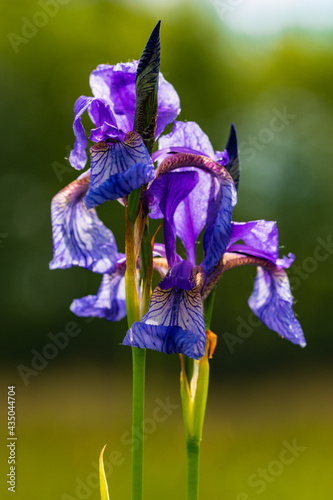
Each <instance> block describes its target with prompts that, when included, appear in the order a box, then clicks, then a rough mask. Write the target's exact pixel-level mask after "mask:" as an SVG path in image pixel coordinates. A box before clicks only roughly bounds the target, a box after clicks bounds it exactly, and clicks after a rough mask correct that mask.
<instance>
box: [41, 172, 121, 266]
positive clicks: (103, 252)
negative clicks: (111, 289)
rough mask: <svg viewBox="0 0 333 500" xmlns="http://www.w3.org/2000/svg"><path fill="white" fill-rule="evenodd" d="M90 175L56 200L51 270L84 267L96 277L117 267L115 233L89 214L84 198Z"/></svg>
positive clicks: (53, 207)
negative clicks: (96, 274)
mask: <svg viewBox="0 0 333 500" xmlns="http://www.w3.org/2000/svg"><path fill="white" fill-rule="evenodd" d="M88 186H89V175H87V174H84V175H83V176H81V177H80V178H79V179H77V180H76V181H74V182H72V183H71V184H69V185H68V186H67V187H65V188H64V189H63V190H62V191H60V192H59V193H58V194H57V195H56V196H55V197H54V198H53V200H52V205H51V215H52V231H53V255H54V256H53V260H52V262H51V263H50V269H57V268H59V269H66V268H68V267H72V266H81V267H85V268H86V269H90V271H93V272H96V273H107V272H112V271H113V270H114V269H115V267H116V260H117V245H116V241H115V238H114V236H113V234H112V232H111V231H110V230H109V229H108V228H107V227H105V226H104V224H103V223H102V222H101V221H100V220H99V218H98V217H97V214H96V211H95V210H94V209H93V210H87V208H86V206H85V204H84V203H83V198H84V196H85V194H86V192H87V190H88Z"/></svg>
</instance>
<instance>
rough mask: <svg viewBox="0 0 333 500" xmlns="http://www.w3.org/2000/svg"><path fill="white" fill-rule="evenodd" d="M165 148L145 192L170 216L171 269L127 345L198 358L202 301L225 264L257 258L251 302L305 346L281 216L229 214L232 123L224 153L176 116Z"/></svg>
mask: <svg viewBox="0 0 333 500" xmlns="http://www.w3.org/2000/svg"><path fill="white" fill-rule="evenodd" d="M159 147H160V149H159V152H158V153H157V154H156V155H155V158H157V159H159V160H160V159H161V158H162V159H163V158H164V159H163V161H162V162H161V163H160V165H159V167H158V169H157V171H156V173H155V180H154V181H153V182H152V183H151V184H150V186H149V189H148V190H147V192H146V193H145V197H146V199H148V204H149V205H150V208H151V212H150V216H151V217H152V218H164V239H165V245H166V256H167V260H168V264H169V266H170V269H169V272H168V274H167V275H166V277H165V278H164V279H163V280H162V282H161V283H160V284H159V286H158V287H157V288H156V289H155V290H154V292H153V294H152V297H151V302H150V306H149V309H148V312H147V314H146V315H145V316H144V317H143V318H142V319H141V320H140V321H139V322H136V323H134V324H133V325H132V327H131V328H130V329H129V331H128V332H127V335H126V337H125V339H124V344H126V345H134V346H137V347H146V348H150V349H155V350H158V351H161V352H167V353H169V354H170V353H173V352H179V353H182V354H186V355H187V356H189V357H192V358H195V359H199V358H200V357H201V356H203V354H204V352H205V325H204V319H203V308H202V300H203V299H205V298H207V296H208V295H209V294H210V293H211V291H212V289H213V287H214V285H215V284H216V282H217V281H218V279H219V278H220V277H221V275H222V274H223V272H225V271H226V270H229V269H231V268H233V267H236V266H241V265H256V266H257V268H258V271H257V278H256V280H255V284H254V290H253V293H252V295H251V297H250V299H249V305H250V307H251V309H252V310H253V312H254V313H255V314H256V315H257V316H258V317H259V318H260V319H261V321H262V322H263V323H265V324H266V325H267V326H268V327H269V328H270V329H272V330H274V331H276V332H277V333H279V334H280V335H281V336H282V337H284V338H286V339H288V340H290V341H291V342H293V343H295V344H299V345H301V346H304V345H305V340H304V336H303V332H302V329H301V326H300V324H299V322H298V320H297V319H296V318H295V316H294V313H293V310H292V305H293V299H292V295H291V291H290V285H289V281H288V277H287V274H286V272H285V270H284V269H285V268H288V267H289V266H290V265H291V263H292V262H293V260H294V256H293V255H289V256H288V257H283V258H282V259H279V257H278V248H279V247H278V233H277V228H276V224H275V222H267V221H252V222H247V223H233V222H232V221H231V218H232V210H233V207H234V205H235V203H236V187H237V186H238V182H239V161H238V153H237V150H238V147H237V138H236V133H235V129H234V127H232V128H231V132H230V137H229V140H228V143H227V147H226V150H225V151H224V152H216V153H214V151H213V148H212V146H211V144H210V141H209V139H208V137H207V136H206V135H205V134H204V133H203V132H202V131H201V129H200V128H199V126H198V125H197V124H195V123H193V122H187V123H181V122H175V123H174V129H173V131H172V132H171V133H170V134H169V135H167V136H164V137H161V139H160V141H159ZM203 229H204V234H203V249H204V258H203V261H202V262H201V264H200V266H197V265H196V249H195V246H196V241H197V239H198V236H199V235H200V233H201V231H202V230H203ZM177 236H178V237H179V238H180V240H181V241H182V243H183V245H184V248H185V250H186V260H184V261H181V262H179V261H178V256H177V255H176V237H177ZM240 241H241V242H242V243H238V242H240ZM198 277H199V279H198Z"/></svg>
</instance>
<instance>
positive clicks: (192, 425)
mask: <svg viewBox="0 0 333 500" xmlns="http://www.w3.org/2000/svg"><path fill="white" fill-rule="evenodd" d="M214 299H215V291H214V292H213V293H211V295H209V296H208V297H207V299H206V300H205V303H204V316H205V326H206V331H207V330H209V329H210V322H211V317H212V310H213V304H214ZM209 348H210V341H207V342H206V349H205V354H204V355H203V356H202V358H201V359H200V360H194V359H190V358H186V357H185V356H181V364H182V372H181V377H180V392H181V399H182V407H183V419H184V425H185V438H186V454H187V487H186V488H187V489H186V499H187V500H198V498H199V457H200V442H201V439H202V429H203V424H204V419H205V413H206V404H207V396H208V386H209V361H208V355H209Z"/></svg>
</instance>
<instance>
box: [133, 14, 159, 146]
mask: <svg viewBox="0 0 333 500" xmlns="http://www.w3.org/2000/svg"><path fill="white" fill-rule="evenodd" d="M160 24H161V21H159V22H158V23H157V25H156V26H155V28H154V30H153V32H152V34H151V35H150V38H149V40H148V43H147V45H146V47H145V49H144V51H143V54H142V56H141V59H140V61H139V65H138V69H137V72H136V79H135V86H136V106H135V116H134V131H135V132H139V134H140V135H141V137H142V139H143V142H144V143H145V146H146V148H147V149H148V151H149V154H151V153H152V151H153V146H154V142H155V129H156V116H157V91H158V77H159V71H160V52H161V45H160Z"/></svg>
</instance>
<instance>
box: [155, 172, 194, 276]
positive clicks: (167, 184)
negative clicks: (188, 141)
mask: <svg viewBox="0 0 333 500" xmlns="http://www.w3.org/2000/svg"><path fill="white" fill-rule="evenodd" d="M198 180H199V175H198V173H197V172H195V171H191V172H174V173H167V174H165V175H161V176H160V177H158V178H157V179H155V180H154V181H153V182H152V184H151V185H150V187H149V189H148V190H147V196H154V198H156V199H157V200H158V206H156V205H157V204H156V202H155V207H154V204H153V206H152V212H151V214H150V216H151V217H152V218H160V217H161V216H162V217H164V240H165V249H166V254H167V259H168V262H169V266H173V264H174V263H175V262H176V229H175V224H174V214H175V211H176V209H177V207H178V205H179V203H180V202H181V201H182V200H184V199H185V198H186V197H187V196H188V195H189V193H190V192H191V191H192V190H193V188H194V187H195V186H196V185H197V183H198ZM193 264H195V262H193Z"/></svg>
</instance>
